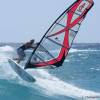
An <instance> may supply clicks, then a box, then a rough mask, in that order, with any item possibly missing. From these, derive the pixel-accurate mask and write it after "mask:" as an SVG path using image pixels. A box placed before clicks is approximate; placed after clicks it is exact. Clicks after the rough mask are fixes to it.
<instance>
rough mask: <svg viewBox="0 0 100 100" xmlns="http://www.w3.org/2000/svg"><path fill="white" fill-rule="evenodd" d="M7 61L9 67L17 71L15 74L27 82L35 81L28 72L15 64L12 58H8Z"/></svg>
mask: <svg viewBox="0 0 100 100" xmlns="http://www.w3.org/2000/svg"><path fill="white" fill-rule="evenodd" d="M8 62H9V64H10V66H11V68H12V69H13V70H14V71H15V72H16V73H17V75H18V76H19V77H20V78H21V79H23V80H25V81H28V82H35V81H36V80H35V78H33V77H32V76H31V75H30V74H28V73H27V72H26V71H25V70H24V69H22V67H21V65H19V64H17V63H16V62H15V61H14V60H12V59H10V58H9V59H8Z"/></svg>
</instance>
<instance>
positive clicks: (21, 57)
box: [14, 39, 36, 63]
mask: <svg viewBox="0 0 100 100" xmlns="http://www.w3.org/2000/svg"><path fill="white" fill-rule="evenodd" d="M33 45H35V44H34V39H33V40H30V41H29V42H27V43H25V44H23V45H22V46H21V47H19V48H18V49H17V54H18V58H15V59H14V60H17V63H20V61H22V60H24V58H25V56H26V55H25V52H24V51H25V50H27V49H35V47H36V45H35V46H34V47H33Z"/></svg>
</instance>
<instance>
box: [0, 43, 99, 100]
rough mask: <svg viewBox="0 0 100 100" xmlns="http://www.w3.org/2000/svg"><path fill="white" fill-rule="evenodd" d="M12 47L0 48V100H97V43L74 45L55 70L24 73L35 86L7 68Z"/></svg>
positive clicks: (13, 49)
mask: <svg viewBox="0 0 100 100" xmlns="http://www.w3.org/2000/svg"><path fill="white" fill-rule="evenodd" d="M16 45H17V44H13V45H12V44H9V45H8V44H6V45H4V44H3V45H1V46H0V100H100V44H74V45H73V47H72V49H71V50H70V52H69V55H68V57H67V58H66V60H65V63H64V64H63V66H61V67H59V68H57V69H37V70H35V69H33V70H27V72H29V73H30V74H31V75H33V76H34V77H35V78H36V80H37V81H36V82H35V83H28V82H25V81H23V80H22V79H20V78H19V77H18V76H17V75H16V73H15V72H14V71H13V70H12V69H11V68H10V65H9V63H8V61H7V57H13V55H15V48H16ZM17 46H18V45H17ZM56 52H57V51H56V50H55V52H53V53H56Z"/></svg>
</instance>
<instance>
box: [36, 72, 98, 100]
mask: <svg viewBox="0 0 100 100" xmlns="http://www.w3.org/2000/svg"><path fill="white" fill-rule="evenodd" d="M38 72H39V74H40V75H41V76H42V77H43V76H44V78H41V77H37V78H36V80H37V81H36V84H37V85H39V86H40V87H41V88H42V89H43V90H44V91H45V93H47V94H48V95H64V96H69V97H72V98H85V100H87V99H86V97H91V96H92V97H100V93H96V92H93V91H90V90H85V89H81V88H78V87H76V86H74V85H71V84H68V83H66V82H64V81H62V80H60V79H58V78H57V77H55V76H52V75H50V74H49V73H48V72H46V71H45V70H39V71H38ZM89 100H90V99H89Z"/></svg>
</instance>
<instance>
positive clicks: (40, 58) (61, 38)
mask: <svg viewBox="0 0 100 100" xmlns="http://www.w3.org/2000/svg"><path fill="white" fill-rule="evenodd" d="M93 4H94V2H93V0H77V1H76V2H74V3H73V4H72V5H71V6H70V7H69V8H68V9H66V10H65V11H64V12H63V13H62V14H61V15H60V16H59V17H58V18H57V19H56V21H55V22H54V23H53V24H52V25H51V27H50V28H49V29H48V30H47V32H46V33H45V35H44V36H43V37H42V39H41V40H40V42H39V43H38V45H37V47H36V48H35V49H34V51H33V52H32V54H31V56H30V58H29V60H28V62H27V63H26V66H25V69H26V68H38V67H39V68H42V67H46V68H47V67H48V66H49V67H51V68H54V67H59V66H62V64H63V62H64V60H65V58H66V56H67V55H68V52H69V49H70V48H71V46H72V43H73V40H74V38H75V36H76V34H77V33H78V31H79V28H80V26H81V23H82V21H83V19H84V18H85V16H86V14H87V12H88V11H89V10H90V9H91V7H92V6H93ZM53 51H56V52H55V53H54V52H53Z"/></svg>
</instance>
